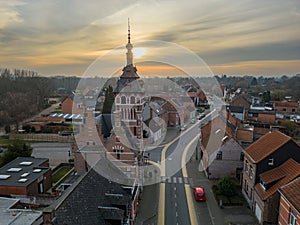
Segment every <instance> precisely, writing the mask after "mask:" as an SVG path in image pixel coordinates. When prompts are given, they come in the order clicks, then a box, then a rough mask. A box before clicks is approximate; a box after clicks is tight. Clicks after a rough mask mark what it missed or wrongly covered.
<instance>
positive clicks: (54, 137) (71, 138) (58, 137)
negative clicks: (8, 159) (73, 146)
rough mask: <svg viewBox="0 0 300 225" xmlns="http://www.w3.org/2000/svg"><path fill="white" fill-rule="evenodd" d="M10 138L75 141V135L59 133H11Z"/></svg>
mask: <svg viewBox="0 0 300 225" xmlns="http://www.w3.org/2000/svg"><path fill="white" fill-rule="evenodd" d="M9 139H20V140H26V141H46V142H73V141H74V136H61V135H58V134H10V135H9Z"/></svg>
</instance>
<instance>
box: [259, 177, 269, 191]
mask: <svg viewBox="0 0 300 225" xmlns="http://www.w3.org/2000/svg"><path fill="white" fill-rule="evenodd" d="M259 184H260V186H261V187H262V189H264V191H265V190H266V189H267V187H266V184H265V182H264V181H263V180H262V179H261V178H260V182H259Z"/></svg>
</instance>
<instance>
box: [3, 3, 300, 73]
mask: <svg viewBox="0 0 300 225" xmlns="http://www.w3.org/2000/svg"><path fill="white" fill-rule="evenodd" d="M299 12H300V2H299V1H296V0H293V1H281V0H272V1H271V0H266V1H259V0H244V1H237V0H212V1H204V0H202V1H200V0H192V1H189V4H186V2H184V1H159V0H136V1H130V0H124V1H121V0H110V1H99V0H89V1H87V2H85V1H81V0H73V1H68V0H52V1H48V0H30V1H25V0H24V1H21V0H10V1H0V29H1V32H0V48H1V52H0V61H1V63H2V65H3V66H5V65H7V66H14V67H20V66H26V65H29V66H33V67H34V66H36V67H37V68H39V69H40V68H41V67H43V68H45V70H48V73H49V74H51V73H52V72H51V71H57V68H55V65H56V64H57V65H58V64H59V62H64V64H65V65H66V66H63V67H62V66H60V67H59V68H60V69H63V70H66V68H67V67H68V66H67V65H71V62H73V63H74V68H76V69H74V72H75V71H79V70H78V68H79V67H80V66H82V67H83V65H86V64H85V63H88V62H89V61H92V60H93V59H94V58H96V56H97V54H100V55H101V54H103V53H105V52H106V51H108V50H110V49H113V48H115V47H116V46H120V45H124V44H125V43H126V32H127V27H126V26H127V17H130V18H131V21H132V24H131V27H132V41H133V42H138V41H144V40H146V41H147V40H152V39H155V40H162V41H169V42H174V43H177V44H179V45H183V46H185V47H187V48H189V49H191V50H192V51H194V52H197V54H198V55H199V56H201V57H203V58H204V59H205V60H207V62H208V63H211V64H212V65H217V64H224V63H237V62H239V61H249V60H253V61H256V62H257V60H295V59H299V57H300V56H299V52H300V51H299V44H298V43H300V29H299V24H300V16H299V15H300V13H299ZM35 57H36V62H40V63H41V65H39V64H32V63H33V61H34V58H35ZM38 59H40V60H38ZM44 62H48V63H49V65H47V69H46V66H45V64H44ZM77 64H78V65H80V66H77ZM75 65H76V66H75ZM86 66H87V65H86ZM51 68H53V70H51ZM232 68H233V69H234V68H236V67H232ZM45 70H43V71H45ZM67 71H71V68H70V69H68V70H67Z"/></svg>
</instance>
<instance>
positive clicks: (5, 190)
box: [0, 186, 26, 195]
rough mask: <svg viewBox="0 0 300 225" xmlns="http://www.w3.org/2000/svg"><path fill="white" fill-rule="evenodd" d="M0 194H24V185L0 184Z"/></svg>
mask: <svg viewBox="0 0 300 225" xmlns="http://www.w3.org/2000/svg"><path fill="white" fill-rule="evenodd" d="M0 194H2V195H26V187H17V186H0Z"/></svg>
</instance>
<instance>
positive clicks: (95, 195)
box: [43, 159, 139, 225]
mask: <svg viewBox="0 0 300 225" xmlns="http://www.w3.org/2000/svg"><path fill="white" fill-rule="evenodd" d="M104 176H106V177H104ZM116 181H118V182H116ZM138 194H139V189H138V188H137V186H135V184H134V183H133V180H132V179H128V178H127V177H126V176H124V174H123V173H122V172H121V171H120V170H119V169H118V168H117V167H115V166H114V165H113V163H111V162H110V161H109V160H107V159H100V160H99V161H98V163H97V164H96V165H95V166H94V167H93V168H91V169H90V170H89V171H88V172H87V173H85V174H84V175H83V176H81V177H80V178H79V179H78V180H77V181H76V182H75V183H74V184H73V185H72V186H71V187H69V188H68V189H67V190H66V191H65V192H64V193H63V194H62V196H61V197H60V198H59V199H58V200H57V201H56V202H55V203H53V204H52V205H50V206H49V207H47V208H45V209H44V210H43V221H44V223H43V224H44V225H50V224H51V225H61V224H72V225H82V224H84V225H94V224H98V225H107V224H130V225H133V223H134V219H135V216H136V212H137V207H138V204H137V202H138Z"/></svg>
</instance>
